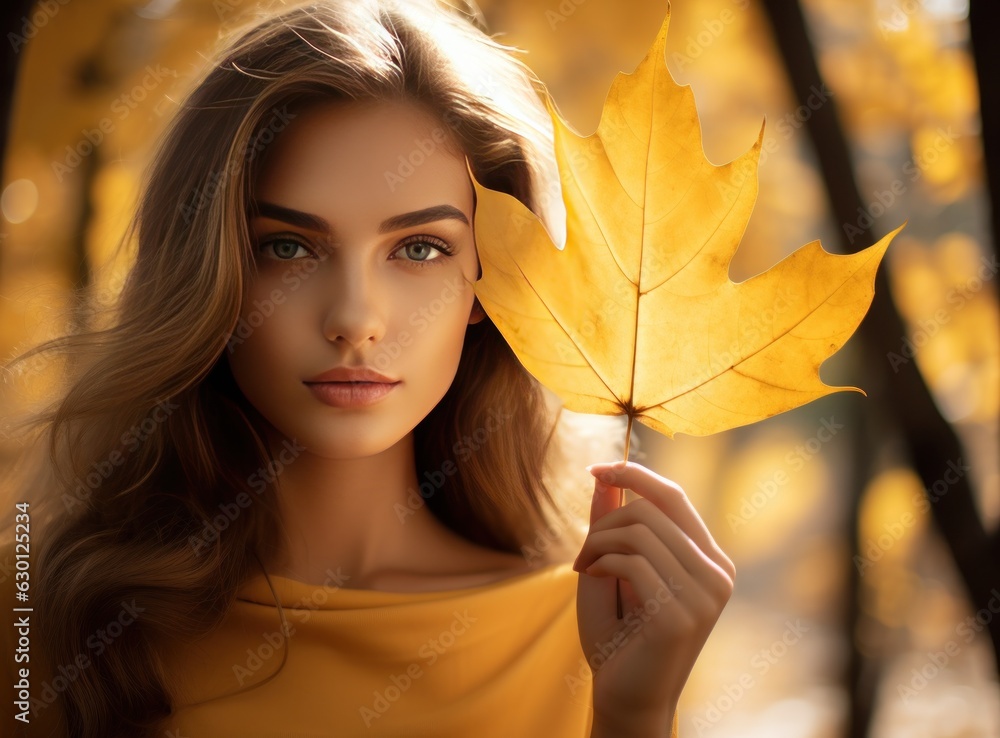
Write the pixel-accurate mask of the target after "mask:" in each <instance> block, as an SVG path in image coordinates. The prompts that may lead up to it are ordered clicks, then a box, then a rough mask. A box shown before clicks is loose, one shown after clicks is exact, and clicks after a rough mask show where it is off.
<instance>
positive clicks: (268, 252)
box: [226, 102, 482, 458]
mask: <svg viewBox="0 0 1000 738" xmlns="http://www.w3.org/2000/svg"><path fill="white" fill-rule="evenodd" d="M446 133H447V130H446V128H445V126H444V125H443V124H442V123H440V122H438V121H437V120H435V119H434V118H433V117H432V116H430V115H429V114H428V113H427V112H425V111H424V110H423V109H422V108H420V107H417V106H416V105H415V104H411V103H404V102H392V103H389V102H378V103H363V104H360V103H331V104H328V105H323V106H321V107H316V108H311V109H309V110H306V111H303V112H301V113H300V114H299V115H298V116H297V117H296V118H294V119H293V120H292V122H291V124H289V126H288V127H287V128H286V129H285V130H284V131H283V132H282V134H281V135H280V136H279V137H278V138H277V139H275V141H274V142H273V143H272V144H271V145H270V146H269V147H268V148H267V149H266V151H265V153H264V159H263V161H262V162H261V171H260V174H259V177H258V180H257V183H256V189H255V192H254V200H255V202H256V205H257V208H258V211H259V213H260V214H259V215H253V216H252V219H251V221H250V223H249V226H250V232H251V238H252V240H251V248H252V250H253V253H254V256H255V259H256V262H257V267H258V271H257V276H256V279H255V280H254V282H253V284H252V285H251V287H250V291H249V293H248V295H247V297H246V300H245V302H244V308H243V310H242V313H241V319H240V322H239V323H238V325H237V329H236V330H235V331H234V333H233V336H232V338H231V340H230V343H229V348H228V350H227V352H226V353H227V355H228V357H229V365H230V367H231V369H232V373H233V376H234V378H235V380H236V383H237V384H238V385H239V387H240V389H241V390H242V391H243V393H244V394H245V395H246V397H247V398H248V399H249V400H250V402H251V403H253V405H254V406H255V407H256V408H257V409H258V410H259V411H260V412H261V414H262V415H263V416H264V417H265V418H267V420H268V421H270V423H271V425H273V426H274V428H276V429H277V430H278V431H279V433H280V434H282V435H283V436H284V437H285V438H288V439H295V440H296V441H297V442H298V443H300V444H302V445H303V446H304V447H305V448H306V449H307V450H308V451H310V452H311V453H314V454H317V455H319V456H323V457H327V458H350V457H358V456H368V455H371V454H375V453H378V452H380V451H382V450H384V449H386V448H389V447H390V446H392V445H393V444H395V443H396V442H397V441H399V440H400V439H401V438H403V437H405V436H406V434H407V433H409V432H410V431H411V430H412V429H413V428H414V427H415V426H416V425H417V423H419V422H420V421H421V420H422V419H423V418H424V417H425V416H426V415H427V414H428V413H429V412H430V411H431V410H432V409H433V408H434V406H435V405H436V404H437V403H438V401H439V400H440V399H441V398H442V397H443V396H444V394H445V392H446V391H447V390H448V387H449V386H450V385H451V383H452V380H453V379H454V377H455V372H456V370H457V368H458V362H459V358H460V356H461V353H462V345H463V342H464V340H465V332H466V327H467V326H468V324H469V323H472V322H477V321H478V320H479V319H481V318H482V314H481V313H477V314H473V313H472V306H473V300H474V297H475V295H474V292H473V290H472V286H471V282H473V281H475V279H476V277H477V274H478V270H479V262H478V259H477V256H476V249H475V242H474V240H473V229H472V217H473V212H472V208H473V190H472V184H471V182H470V181H469V177H468V174H467V171H466V167H465V159H464V156H463V155H461V154H456V153H455V150H454V149H453V148H451V147H450V145H449V147H448V148H446V147H445V143H444V142H445V134H446ZM449 141H450V139H449ZM449 251H451V252H452V253H451V254H449V253H448V252H449ZM344 366H348V367H359V366H364V367H369V368H372V369H375V370H376V371H378V372H381V373H382V374H384V375H387V376H388V377H389V378H390V379H393V380H398V384H396V385H395V386H394V387H393V389H392V390H391V391H390V392H389V393H388V394H387V395H385V396H384V397H382V398H381V399H379V400H377V401H375V402H373V403H371V404H368V405H364V406H351V407H344V406H338V405H331V404H328V402H324V401H323V400H322V399H321V398H320V395H321V394H322V388H321V387H316V386H314V385H310V384H307V381H308V380H310V379H313V378H315V377H317V375H320V374H322V373H323V372H326V371H328V370H330V369H332V368H334V367H344ZM337 387H340V388H347V387H349V385H337Z"/></svg>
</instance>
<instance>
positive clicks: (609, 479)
mask: <svg viewBox="0 0 1000 738" xmlns="http://www.w3.org/2000/svg"><path fill="white" fill-rule="evenodd" d="M597 478H598V479H600V480H601V481H602V482H604V483H605V484H613V483H614V481H615V479H617V478H618V475H617V474H615V473H614V472H613V471H611V470H610V469H609V470H607V471H602V472H601V473H600V474H598V475H597Z"/></svg>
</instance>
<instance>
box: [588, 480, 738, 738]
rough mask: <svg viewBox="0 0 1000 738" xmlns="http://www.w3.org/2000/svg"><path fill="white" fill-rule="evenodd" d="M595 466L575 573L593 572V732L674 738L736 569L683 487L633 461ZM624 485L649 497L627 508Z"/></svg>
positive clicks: (590, 625)
mask: <svg viewBox="0 0 1000 738" xmlns="http://www.w3.org/2000/svg"><path fill="white" fill-rule="evenodd" d="M588 469H589V471H590V473H591V474H593V475H594V476H595V477H596V479H595V488H594V499H593V502H592V503H591V508H590V532H589V533H588V535H587V539H586V541H585V542H584V544H583V548H582V549H581V550H580V555H579V556H578V557H577V559H576V563H575V564H574V566H573V568H574V569H575V570H576V571H579V572H583V571H584V570H585V569H588V568H589V570H588V571H587V572H586V573H581V574H580V580H579V582H578V588H577V616H578V620H579V625H580V643H581V645H582V646H583V651H584V654H585V655H586V657H587V663H588V664H590V667H591V670H592V671H593V672H594V685H593V689H594V731H593V732H592V733H591V735H598V734H600V735H604V734H608V735H616V736H622V737H623V738H624V737H625V736H653V735H657V736H669V735H670V726H671V724H672V722H673V716H674V711H675V710H676V708H677V701H678V699H679V697H680V694H681V690H682V689H683V687H684V684H685V682H686V681H687V678H688V675H689V674H690V673H691V669H692V667H693V666H694V662H695V659H697V657H698V654H699V653H700V652H701V649H702V646H704V645H705V641H706V640H707V639H708V635H709V633H711V632H712V628H714V627H715V623H716V621H717V620H718V619H719V615H720V614H721V613H722V609H723V608H724V607H725V606H726V603H727V602H728V601H729V597H730V596H731V595H732V593H733V579H734V577H735V573H736V569H735V567H734V566H733V562H732V561H730V559H729V557H728V556H726V554H725V553H724V552H723V551H722V549H720V548H719V546H718V545H717V544H716V543H715V540H714V539H713V538H712V535H711V534H710V533H709V532H708V528H706V527H705V523H704V522H703V521H702V519H701V516H699V515H698V512H697V511H696V510H695V509H694V506H693V505H692V504H691V502H690V501H689V500H688V498H687V495H686V494H684V490H682V489H681V488H680V487H679V486H678V485H676V484H675V483H674V482H671V481H670V480H668V479H665V478H663V477H661V476H660V475H658V474H654V473H653V472H652V471H650V470H649V469H647V468H646V467H644V466H642V465H641V464H637V463H635V462H631V461H630V462H628V463H626V462H622V461H619V462H617V463H614V464H594V465H592V466H590V467H588ZM605 476H606V479H605ZM602 479H604V480H605V481H602ZM619 488H625V489H631V490H633V491H635V492H637V493H638V494H639V495H641V499H637V500H633V501H632V502H629V503H626V504H625V505H623V506H622V507H621V508H619V507H618V500H619V494H620V492H619ZM616 578H618V579H620V580H621V599H622V615H623V617H622V619H621V620H619V619H618V616H617V610H616V599H615V579H616Z"/></svg>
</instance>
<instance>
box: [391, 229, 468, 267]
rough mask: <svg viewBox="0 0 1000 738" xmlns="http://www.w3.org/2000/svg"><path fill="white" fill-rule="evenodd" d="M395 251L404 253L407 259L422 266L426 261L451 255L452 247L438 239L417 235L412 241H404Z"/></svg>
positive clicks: (437, 259)
mask: <svg viewBox="0 0 1000 738" xmlns="http://www.w3.org/2000/svg"><path fill="white" fill-rule="evenodd" d="M396 253H397V254H398V253H403V254H406V256H407V257H408V258H407V259H406V260H407V261H412V262H414V263H415V264H419V265H421V266H422V265H424V264H427V263H428V262H431V261H439V260H441V259H442V258H444V257H446V256H451V255H452V254H453V253H454V249H453V248H452V247H451V246H449V245H448V244H446V243H445V242H444V241H441V240H439V239H436V238H429V237H427V236H418V237H416V238H414V239H413V240H412V241H407V242H406V243H404V244H403V245H402V247H400V248H399V250H398V251H396Z"/></svg>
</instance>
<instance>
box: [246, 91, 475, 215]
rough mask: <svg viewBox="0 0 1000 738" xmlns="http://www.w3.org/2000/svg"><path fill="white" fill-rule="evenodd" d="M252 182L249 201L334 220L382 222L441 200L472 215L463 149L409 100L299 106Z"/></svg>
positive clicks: (428, 115) (470, 189) (427, 114)
mask: <svg viewBox="0 0 1000 738" xmlns="http://www.w3.org/2000/svg"><path fill="white" fill-rule="evenodd" d="M254 189H255V193H254V197H255V200H258V201H266V202H271V203H278V204H282V205H286V206H288V207H293V208H295V209H298V210H305V211H307V212H311V213H315V214H317V215H320V216H321V217H323V218H327V219H333V220H338V221H342V220H343V219H344V218H350V219H352V220H355V221H361V222H369V221H370V222H372V223H375V222H378V223H381V222H382V221H383V220H384V219H385V218H388V217H391V216H393V215H396V214H399V213H403V212H410V211H414V210H420V209H422V208H426V207H430V206H436V205H441V204H450V205H453V206H455V207H457V208H458V209H459V210H462V211H463V212H465V213H466V214H467V215H468V216H469V220H470V221H471V216H472V211H471V209H472V202H473V200H472V196H473V195H472V193H473V190H472V184H471V182H470V181H469V176H468V170H467V168H466V164H465V157H464V155H463V154H461V153H459V152H456V150H455V146H454V145H453V144H452V139H451V135H450V133H449V132H448V131H447V130H446V129H445V124H444V123H443V122H442V121H439V120H436V119H435V118H434V116H432V115H431V114H429V113H428V112H427V111H426V110H425V109H423V108H421V107H420V106H418V105H415V104H413V103H407V102H367V103H354V102H352V103H336V104H331V105H323V106H316V107H312V108H310V109H308V110H305V111H303V112H301V113H300V114H298V115H297V116H296V117H295V118H294V119H293V120H292V121H291V123H290V124H289V126H288V127H287V128H286V130H284V131H283V132H282V133H281V135H280V136H278V137H277V138H276V139H275V140H274V142H272V143H271V144H270V145H269V146H268V149H267V151H266V152H265V155H264V159H263V161H262V164H261V168H260V172H259V174H258V177H257V182H256V186H255V188H254Z"/></svg>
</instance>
